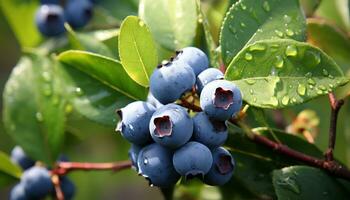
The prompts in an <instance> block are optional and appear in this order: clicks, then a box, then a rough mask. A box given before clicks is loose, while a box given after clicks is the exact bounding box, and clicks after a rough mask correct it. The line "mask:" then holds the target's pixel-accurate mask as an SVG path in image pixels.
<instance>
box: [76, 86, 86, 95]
mask: <svg viewBox="0 0 350 200" xmlns="http://www.w3.org/2000/svg"><path fill="white" fill-rule="evenodd" d="M75 93H76V94H77V95H78V96H82V95H83V94H84V92H83V90H82V89H81V88H80V87H77V88H75Z"/></svg>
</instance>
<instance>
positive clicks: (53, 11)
mask: <svg viewBox="0 0 350 200" xmlns="http://www.w3.org/2000/svg"><path fill="white" fill-rule="evenodd" d="M64 21H65V19H64V13H63V9H62V8H61V6H59V5H55V4H44V5H41V6H40V7H39V9H38V11H37V12H36V16H35V22H36V25H37V27H38V29H39V31H40V32H41V33H42V34H43V35H45V36H48V37H50V36H58V35H61V34H62V33H64V32H65V28H64Z"/></svg>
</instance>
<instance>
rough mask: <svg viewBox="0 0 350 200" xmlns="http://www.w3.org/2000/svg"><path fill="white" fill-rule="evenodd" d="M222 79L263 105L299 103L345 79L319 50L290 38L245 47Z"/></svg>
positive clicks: (322, 93) (255, 104) (280, 105)
mask: <svg viewBox="0 0 350 200" xmlns="http://www.w3.org/2000/svg"><path fill="white" fill-rule="evenodd" d="M225 78H226V79H227V80H231V81H233V82H234V83H236V84H237V85H238V86H239V87H240V89H241V91H242V93H243V98H244V100H245V101H246V102H248V103H249V104H251V105H254V106H256V107H262V108H283V107H287V106H291V105H296V104H301V103H304V102H306V101H308V100H310V99H312V98H315V97H317V96H320V95H324V94H327V93H328V92H330V91H333V90H334V89H335V88H337V87H338V86H341V85H344V84H346V83H347V82H348V79H347V78H346V77H344V75H343V72H342V71H341V69H340V68H339V67H338V66H337V65H336V63H335V62H334V61H333V60H332V59H331V58H330V57H328V56H327V55H326V54H325V53H323V52H322V51H321V50H320V49H318V48H316V47H312V46H310V45H309V44H306V43H302V42H297V41H294V40H289V39H281V40H265V41H259V42H256V43H254V44H252V45H249V46H247V47H245V48H244V49H243V50H242V51H241V52H240V53H239V54H238V55H237V56H236V57H235V58H234V59H233V60H232V62H231V63H230V65H229V67H228V69H227V71H226V74H225Z"/></svg>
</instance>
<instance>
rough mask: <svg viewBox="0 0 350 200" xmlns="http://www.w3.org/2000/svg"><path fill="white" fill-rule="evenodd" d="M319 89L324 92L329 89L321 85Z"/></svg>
mask: <svg viewBox="0 0 350 200" xmlns="http://www.w3.org/2000/svg"><path fill="white" fill-rule="evenodd" d="M318 89H320V90H322V91H325V90H327V88H326V87H325V86H324V85H319V86H318Z"/></svg>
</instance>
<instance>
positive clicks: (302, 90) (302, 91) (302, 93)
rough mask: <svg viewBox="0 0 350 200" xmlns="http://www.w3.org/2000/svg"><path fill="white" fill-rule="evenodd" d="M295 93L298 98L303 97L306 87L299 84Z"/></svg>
mask: <svg viewBox="0 0 350 200" xmlns="http://www.w3.org/2000/svg"><path fill="white" fill-rule="evenodd" d="M297 92H298V94H299V95H300V96H304V95H305V93H306V86H305V85H303V84H299V85H298V89H297Z"/></svg>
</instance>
